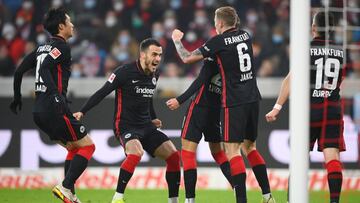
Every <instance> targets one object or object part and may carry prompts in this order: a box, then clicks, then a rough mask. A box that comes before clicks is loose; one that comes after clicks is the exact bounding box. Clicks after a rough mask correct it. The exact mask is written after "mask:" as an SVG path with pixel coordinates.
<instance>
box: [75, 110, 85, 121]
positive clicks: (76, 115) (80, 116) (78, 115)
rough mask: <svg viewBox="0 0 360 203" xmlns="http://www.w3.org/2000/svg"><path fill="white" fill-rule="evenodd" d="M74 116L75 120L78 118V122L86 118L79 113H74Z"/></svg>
mask: <svg viewBox="0 0 360 203" xmlns="http://www.w3.org/2000/svg"><path fill="white" fill-rule="evenodd" d="M73 116H74V118H76V120H78V121H79V120H81V119H82V117H84V114H83V113H82V112H80V111H79V112H76V113H73Z"/></svg>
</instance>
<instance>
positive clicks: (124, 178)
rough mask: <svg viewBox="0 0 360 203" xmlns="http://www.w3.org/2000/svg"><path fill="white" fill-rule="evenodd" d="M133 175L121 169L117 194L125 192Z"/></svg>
mask: <svg viewBox="0 0 360 203" xmlns="http://www.w3.org/2000/svg"><path fill="white" fill-rule="evenodd" d="M132 175H133V173H130V172H128V171H126V170H124V169H122V168H120V172H119V179H118V183H117V187H116V192H118V193H123V194H124V191H125V188H126V185H127V184H128V182H129V180H130V178H131V177H132Z"/></svg>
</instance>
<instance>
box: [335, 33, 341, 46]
mask: <svg viewBox="0 0 360 203" xmlns="http://www.w3.org/2000/svg"><path fill="white" fill-rule="evenodd" d="M334 40H335V43H336V44H340V43H342V41H343V38H342V35H341V34H338V33H336V34H335V36H334Z"/></svg>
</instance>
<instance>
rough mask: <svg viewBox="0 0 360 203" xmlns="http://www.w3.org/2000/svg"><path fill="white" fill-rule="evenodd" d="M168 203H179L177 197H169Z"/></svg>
mask: <svg viewBox="0 0 360 203" xmlns="http://www.w3.org/2000/svg"><path fill="white" fill-rule="evenodd" d="M168 203H179V198H178V197H169V199H168Z"/></svg>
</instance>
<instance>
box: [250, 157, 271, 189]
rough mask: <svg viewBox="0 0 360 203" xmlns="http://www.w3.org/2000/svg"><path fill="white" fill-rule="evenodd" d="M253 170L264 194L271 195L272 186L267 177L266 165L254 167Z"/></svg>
mask: <svg viewBox="0 0 360 203" xmlns="http://www.w3.org/2000/svg"><path fill="white" fill-rule="evenodd" d="M252 170H253V172H254V174H255V177H256V180H257V182H258V183H259V186H260V187H261V190H262V193H263V194H268V193H270V185H269V180H268V176H267V171H266V166H265V165H264V164H260V165H257V166H254V167H253V168H252Z"/></svg>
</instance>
